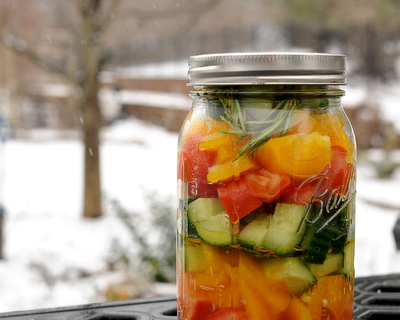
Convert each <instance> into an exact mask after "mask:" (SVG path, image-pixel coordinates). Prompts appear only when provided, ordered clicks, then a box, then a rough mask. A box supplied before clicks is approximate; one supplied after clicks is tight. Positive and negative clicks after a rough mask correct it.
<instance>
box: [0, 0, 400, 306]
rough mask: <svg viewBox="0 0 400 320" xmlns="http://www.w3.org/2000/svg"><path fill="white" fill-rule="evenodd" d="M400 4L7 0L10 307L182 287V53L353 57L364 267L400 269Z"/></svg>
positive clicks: (0, 230) (3, 197)
mask: <svg viewBox="0 0 400 320" xmlns="http://www.w3.org/2000/svg"><path fill="white" fill-rule="evenodd" d="M399 16H400V2H398V1H397V0H380V1H375V0H326V1H320V0H304V1H301V0H279V1H277V0H247V1H241V0H185V1H179V0H154V1H150V0H70V1H65V0H0V137H1V139H0V205H1V206H0V257H1V259H0V292H1V294H0V312H7V311H15V310H22V309H34V308H48V307H57V306H65V305H71V304H74V305H76V304H85V303H91V302H103V301H107V300H120V299H129V298H139V297H148V296H158V295H171V294H172V295H173V294H175V291H174V290H175V286H174V281H175V278H174V277H175V269H174V268H175V251H174V250H175V231H174V228H175V227H174V226H175V220H174V219H175V204H176V200H175V179H176V176H175V174H176V146H177V137H178V131H179V128H180V126H181V124H182V122H183V120H184V118H185V116H186V114H187V112H188V110H189V108H190V105H191V100H190V98H189V96H188V93H189V90H190V88H189V87H187V86H186V83H187V59H188V57H189V56H190V55H194V54H201V53H216V52H247V51H301V52H327V53H343V54H345V55H347V57H348V83H349V85H348V86H346V88H345V90H346V96H345V97H344V100H343V102H344V107H345V109H346V112H347V114H348V116H349V118H350V120H351V122H352V124H353V127H354V130H355V133H356V137H357V144H358V151H359V187H358V190H359V191H358V200H357V201H358V203H357V206H358V210H357V231H356V232H357V234H356V241H357V254H356V270H357V275H358V276H368V275H374V274H387V273H394V272H400V257H399V253H398V250H397V246H396V243H395V237H394V233H393V229H394V227H395V223H396V221H397V215H398V213H399V212H400V203H399V202H398V194H399V184H400V173H399V170H398V167H399V166H400V157H399V152H398V151H399V147H400V145H399V144H400V140H399V134H400V121H399V119H400V106H399V101H400V79H399V77H400V60H399V57H400V19H399Z"/></svg>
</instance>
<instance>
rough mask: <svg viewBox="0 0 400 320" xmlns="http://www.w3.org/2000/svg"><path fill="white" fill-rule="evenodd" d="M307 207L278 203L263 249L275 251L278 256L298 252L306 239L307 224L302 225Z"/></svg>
mask: <svg viewBox="0 0 400 320" xmlns="http://www.w3.org/2000/svg"><path fill="white" fill-rule="evenodd" d="M305 208H306V207H305V206H301V205H297V204H287V203H278V204H277V205H276V208H275V212H274V214H273V215H272V216H271V221H270V223H269V226H268V230H267V232H266V234H265V237H264V239H263V243H262V246H261V247H262V248H263V249H267V250H269V249H271V250H274V251H275V253H276V254H278V255H288V254H292V253H294V252H296V249H295V248H296V247H298V246H299V245H300V244H301V242H302V240H303V237H304V233H305V230H306V224H305V223H302V218H303V213H304V210H305Z"/></svg>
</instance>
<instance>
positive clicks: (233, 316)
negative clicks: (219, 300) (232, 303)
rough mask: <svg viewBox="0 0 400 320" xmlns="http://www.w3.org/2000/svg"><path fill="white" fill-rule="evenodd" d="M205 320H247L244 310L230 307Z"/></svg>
mask: <svg viewBox="0 0 400 320" xmlns="http://www.w3.org/2000/svg"><path fill="white" fill-rule="evenodd" d="M205 320H247V316H246V312H245V311H244V309H243V308H239V307H229V308H224V309H221V310H219V311H217V312H214V313H212V314H210V315H208V316H207V317H206V318H205Z"/></svg>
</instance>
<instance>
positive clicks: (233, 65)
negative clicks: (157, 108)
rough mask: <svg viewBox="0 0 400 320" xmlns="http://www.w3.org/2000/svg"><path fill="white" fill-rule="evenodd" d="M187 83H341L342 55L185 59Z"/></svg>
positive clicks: (267, 54)
mask: <svg viewBox="0 0 400 320" xmlns="http://www.w3.org/2000/svg"><path fill="white" fill-rule="evenodd" d="M188 75H189V79H190V82H189V85H194V86H203V85H260V84H305V85H311V84H321V85H333V84H334V85H344V84H346V83H347V81H346V56H345V55H341V54H327V53H292V52H282V53H281V52H250V53H221V54H202V55H196V56H191V57H190V58H189V72H188Z"/></svg>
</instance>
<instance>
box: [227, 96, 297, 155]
mask: <svg viewBox="0 0 400 320" xmlns="http://www.w3.org/2000/svg"><path fill="white" fill-rule="evenodd" d="M221 102H222V104H223V106H224V115H221V120H223V121H225V122H226V123H227V124H229V126H230V127H231V128H232V130H225V131H222V132H224V133H227V134H233V135H237V136H238V140H241V139H243V138H246V137H248V136H252V137H253V138H251V139H250V140H249V141H248V142H247V144H246V145H245V146H243V147H242V148H241V149H240V150H239V151H238V153H237V155H236V158H235V159H234V161H235V160H236V159H238V158H240V157H241V156H243V155H244V154H246V153H247V152H250V155H252V154H253V153H254V152H255V151H256V150H257V149H258V148H259V147H260V146H261V145H263V144H264V143H265V142H267V141H268V140H269V139H271V137H272V136H274V135H275V134H277V133H279V132H280V133H281V136H284V135H286V133H287V132H288V130H289V128H290V126H291V124H292V121H293V117H294V115H295V113H294V110H296V109H298V108H299V107H300V105H301V102H300V100H298V99H287V100H283V101H281V102H279V103H278V104H277V106H276V107H275V108H272V109H269V111H268V112H266V114H265V116H264V117H263V118H262V119H257V120H254V119H251V117H250V116H249V115H248V114H247V112H246V109H245V108H243V107H242V106H241V105H240V102H239V100H238V99H234V98H223V99H221Z"/></svg>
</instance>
